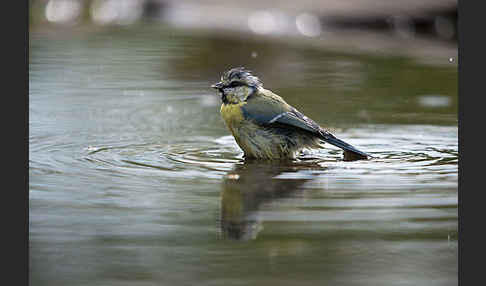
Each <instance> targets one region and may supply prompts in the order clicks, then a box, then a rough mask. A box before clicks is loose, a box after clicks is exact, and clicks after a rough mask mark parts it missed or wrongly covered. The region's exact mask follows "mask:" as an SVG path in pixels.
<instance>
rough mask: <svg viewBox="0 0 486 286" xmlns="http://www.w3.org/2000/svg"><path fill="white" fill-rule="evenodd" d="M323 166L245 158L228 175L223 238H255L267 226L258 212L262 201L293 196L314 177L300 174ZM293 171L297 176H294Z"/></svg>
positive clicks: (224, 191) (223, 199)
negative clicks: (245, 159)
mask: <svg viewBox="0 0 486 286" xmlns="http://www.w3.org/2000/svg"><path fill="white" fill-rule="evenodd" d="M306 169H319V170H321V171H322V169H323V167H322V166H320V165H318V164H317V163H312V162H291V161H289V162H274V161H269V162H261V161H260V162H259V161H245V162H244V163H241V164H237V165H235V167H234V169H233V170H232V171H230V172H228V173H227V174H226V176H225V177H224V180H223V184H222V193H221V214H220V223H221V234H222V236H223V238H226V239H234V240H251V239H255V238H256V237H257V236H258V233H259V232H260V231H261V230H262V229H263V226H262V221H261V218H260V217H259V215H258V211H259V209H260V207H261V205H262V204H264V203H268V202H271V201H272V200H275V199H278V198H285V197H290V196H292V195H293V194H295V193H296V192H298V191H299V187H300V186H302V185H303V184H304V183H305V182H307V181H309V180H311V179H312V176H311V175H308V174H306V175H303V174H299V175H298V176H295V174H297V173H298V172H299V171H301V170H306ZM291 174H293V176H290V175H291Z"/></svg>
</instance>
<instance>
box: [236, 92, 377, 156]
mask: <svg viewBox="0 0 486 286" xmlns="http://www.w3.org/2000/svg"><path fill="white" fill-rule="evenodd" d="M266 92H267V93H269V94H266V96H265V97H263V96H255V97H253V98H249V100H248V101H247V104H245V105H243V106H242V107H241V109H242V112H243V116H244V117H245V118H246V119H249V120H253V121H254V122H255V123H256V124H258V125H261V126H272V125H274V126H278V125H280V126H281V125H284V126H287V127H292V128H297V129H300V130H305V131H307V132H310V133H312V134H314V135H315V136H317V137H319V138H320V139H322V140H323V141H325V142H327V143H329V144H332V145H334V146H336V147H339V148H341V149H343V150H345V151H349V152H352V153H355V155H356V154H357V155H359V156H358V157H360V156H361V157H368V156H370V155H369V154H366V153H365V152H362V151H360V150H358V149H357V148H355V147H354V146H352V145H350V144H348V143H346V142H344V141H342V140H341V139H338V138H336V137H335V136H334V135H333V134H331V133H330V132H328V131H327V130H325V129H323V128H322V127H321V126H319V124H317V123H316V122H314V121H313V120H312V119H310V118H309V117H307V116H305V115H304V114H302V113H301V112H299V111H298V110H297V109H295V108H294V107H292V106H290V105H289V104H287V103H286V102H285V101H284V100H283V99H282V98H281V97H279V96H278V95H275V94H273V93H271V92H270V91H266ZM269 95H270V96H269ZM350 157H351V156H350ZM353 157H354V156H353Z"/></svg>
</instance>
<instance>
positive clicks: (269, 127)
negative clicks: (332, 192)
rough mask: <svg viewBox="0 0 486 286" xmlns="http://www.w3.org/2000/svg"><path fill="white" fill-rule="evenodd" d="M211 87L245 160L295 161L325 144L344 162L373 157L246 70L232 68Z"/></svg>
mask: <svg viewBox="0 0 486 286" xmlns="http://www.w3.org/2000/svg"><path fill="white" fill-rule="evenodd" d="M211 87H212V88H215V89H217V90H218V91H219V93H220V94H221V100H222V104H221V116H222V118H223V120H224V122H225V124H226V126H227V127H228V129H229V130H230V131H231V133H232V134H233V137H234V138H235V140H236V143H237V144H238V146H240V148H241V149H242V150H243V152H244V153H245V155H244V157H245V159H262V160H274V159H294V158H296V156H297V155H298V154H299V152H300V151H302V149H304V148H322V145H323V143H324V142H327V143H329V144H332V145H334V146H337V147H339V148H341V149H343V150H344V160H359V159H367V158H368V157H371V156H370V155H368V154H366V153H364V152H362V151H360V150H358V149H356V148H355V147H353V146H352V145H350V144H348V143H346V142H344V141H342V140H340V139H338V138H336V137H335V136H334V135H332V134H331V133H330V132H329V131H327V130H325V129H323V128H322V127H320V126H319V125H318V124H317V123H315V122H314V121H313V120H312V119H310V118H309V117H307V116H305V115H304V114H302V113H301V112H299V111H298V110H297V109H295V108H294V107H292V106H290V105H289V104H288V103H287V102H285V100H283V99H282V98H281V97H280V96H278V95H276V94H275V93H273V92H271V91H270V90H267V89H264V88H263V83H262V82H261V81H260V79H258V77H256V76H254V75H252V74H251V72H250V71H248V70H246V69H245V68H241V67H240V68H233V69H230V70H229V71H227V72H225V73H224V74H223V75H222V77H221V81H220V82H218V83H216V84H213V85H212V86H211Z"/></svg>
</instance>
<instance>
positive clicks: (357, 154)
mask: <svg viewBox="0 0 486 286" xmlns="http://www.w3.org/2000/svg"><path fill="white" fill-rule="evenodd" d="M321 135H322V136H321V138H322V140H324V141H325V142H327V143H329V144H332V145H334V146H336V147H339V148H341V149H343V150H344V159H345V160H359V159H368V157H372V156H371V155H370V154H367V153H365V152H363V151H360V150H358V149H356V147H354V146H352V145H350V144H348V143H346V142H344V141H343V140H341V139H338V138H336V137H334V136H333V135H331V134H321Z"/></svg>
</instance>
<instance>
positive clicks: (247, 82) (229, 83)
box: [211, 67, 263, 104]
mask: <svg viewBox="0 0 486 286" xmlns="http://www.w3.org/2000/svg"><path fill="white" fill-rule="evenodd" d="M262 86H263V85H262V83H261V81H260V79H258V77H256V76H254V75H252V74H251V72H250V71H248V70H246V69H245V68H243V67H239V68H232V69H230V70H229V71H227V72H225V73H223V75H222V76H221V81H220V82H218V83H215V84H213V85H211V87H212V88H214V89H217V90H219V92H220V93H221V100H222V101H223V103H228V104H237V103H240V102H243V101H246V99H247V98H248V97H249V96H250V95H251V94H252V93H253V92H255V91H256V90H257V89H258V88H259V87H262Z"/></svg>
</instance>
